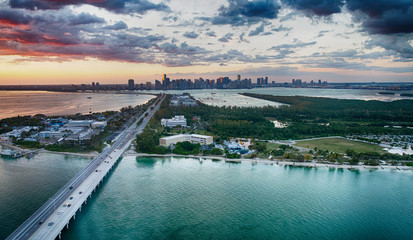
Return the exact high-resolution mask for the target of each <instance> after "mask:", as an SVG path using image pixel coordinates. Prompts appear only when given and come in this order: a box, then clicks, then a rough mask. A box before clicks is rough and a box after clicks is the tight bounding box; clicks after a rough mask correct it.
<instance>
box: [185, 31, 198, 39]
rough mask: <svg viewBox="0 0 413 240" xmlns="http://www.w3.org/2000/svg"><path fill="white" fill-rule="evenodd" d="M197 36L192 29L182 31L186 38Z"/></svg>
mask: <svg viewBox="0 0 413 240" xmlns="http://www.w3.org/2000/svg"><path fill="white" fill-rule="evenodd" d="M198 36H199V34H198V33H196V32H194V31H192V32H186V33H184V37H186V38H192V39H195V38H197V37H198Z"/></svg>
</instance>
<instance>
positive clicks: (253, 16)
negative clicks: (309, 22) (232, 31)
mask: <svg viewBox="0 0 413 240" xmlns="http://www.w3.org/2000/svg"><path fill="white" fill-rule="evenodd" d="M279 9H280V5H279V4H278V2H277V1H275V0H228V6H221V7H220V8H219V9H218V15H217V16H215V17H213V18H204V20H209V21H211V22H212V24H214V25H224V24H229V25H233V26H241V25H245V24H252V23H257V22H259V21H261V20H262V19H275V18H276V17H277V15H278V11H279Z"/></svg>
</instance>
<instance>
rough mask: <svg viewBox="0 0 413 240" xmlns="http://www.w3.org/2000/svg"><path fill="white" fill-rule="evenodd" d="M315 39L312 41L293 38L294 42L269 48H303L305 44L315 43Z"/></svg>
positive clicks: (278, 49)
mask: <svg viewBox="0 0 413 240" xmlns="http://www.w3.org/2000/svg"><path fill="white" fill-rule="evenodd" d="M316 43H317V42H316V41H312V42H301V41H298V40H295V41H294V43H291V44H281V45H277V46H273V47H271V48H270V49H269V50H277V51H280V50H289V49H295V48H303V47H306V46H311V45H314V44H316Z"/></svg>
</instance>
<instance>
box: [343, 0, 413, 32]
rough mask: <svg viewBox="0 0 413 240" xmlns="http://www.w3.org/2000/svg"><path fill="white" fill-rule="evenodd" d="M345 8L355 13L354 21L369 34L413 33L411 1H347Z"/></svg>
mask: <svg viewBox="0 0 413 240" xmlns="http://www.w3.org/2000/svg"><path fill="white" fill-rule="evenodd" d="M346 6H347V8H348V9H349V10H351V11H353V12H354V13H355V17H356V19H358V20H360V21H362V22H363V27H364V28H365V29H366V30H367V31H368V32H369V33H373V34H376V33H379V34H393V33H412V32H413V2H412V1H411V0H392V1H385V0H374V1H372V0H347V4H346ZM357 14H359V15H357Z"/></svg>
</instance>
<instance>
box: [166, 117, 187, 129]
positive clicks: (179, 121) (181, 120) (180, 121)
mask: <svg viewBox="0 0 413 240" xmlns="http://www.w3.org/2000/svg"><path fill="white" fill-rule="evenodd" d="M161 125H162V126H164V127H176V126H178V125H179V126H182V127H186V118H185V116H181V115H180V116H175V117H173V118H171V119H165V118H162V119H161Z"/></svg>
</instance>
